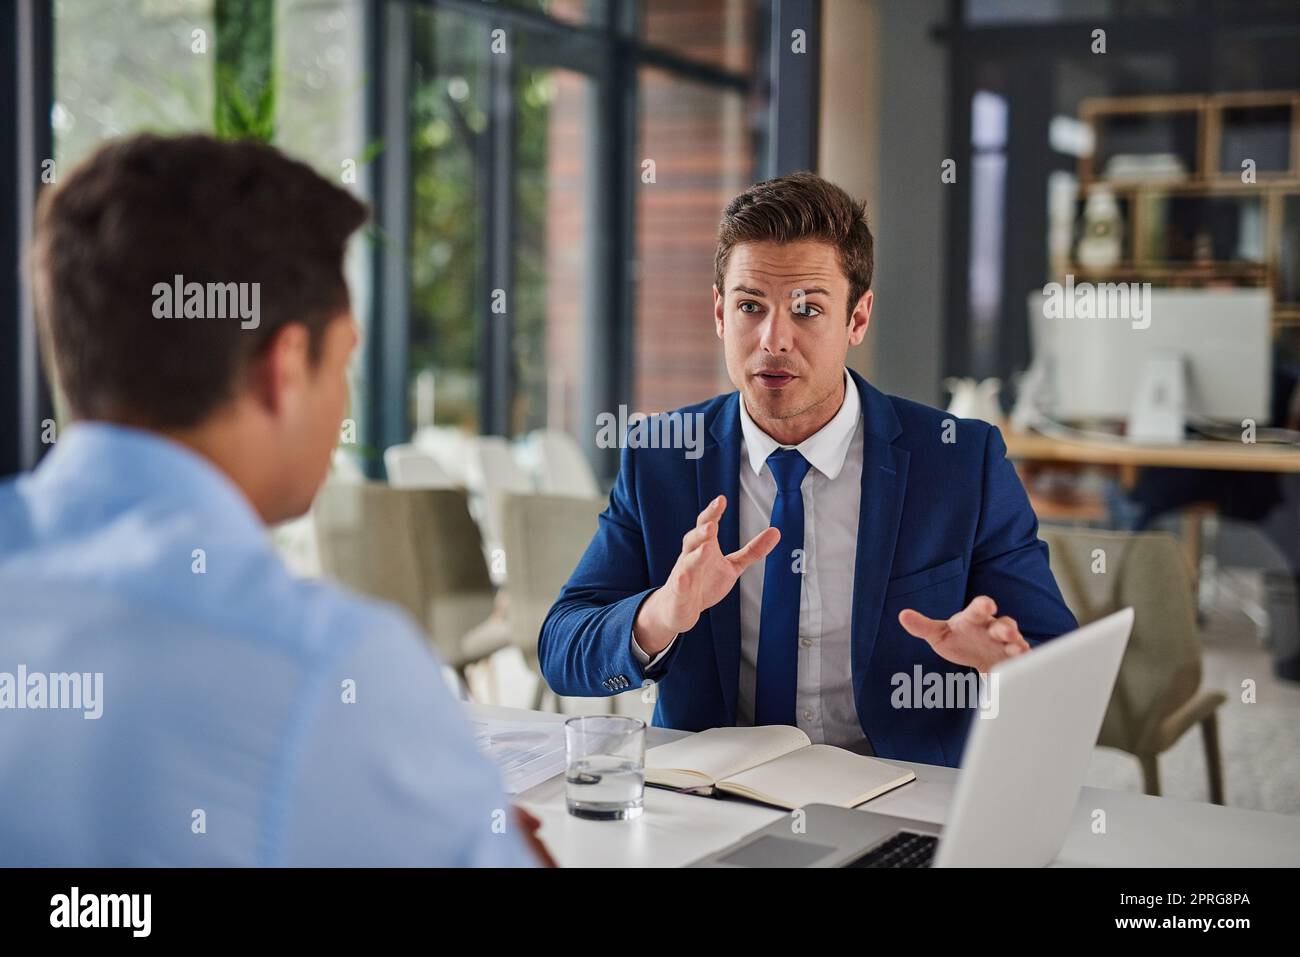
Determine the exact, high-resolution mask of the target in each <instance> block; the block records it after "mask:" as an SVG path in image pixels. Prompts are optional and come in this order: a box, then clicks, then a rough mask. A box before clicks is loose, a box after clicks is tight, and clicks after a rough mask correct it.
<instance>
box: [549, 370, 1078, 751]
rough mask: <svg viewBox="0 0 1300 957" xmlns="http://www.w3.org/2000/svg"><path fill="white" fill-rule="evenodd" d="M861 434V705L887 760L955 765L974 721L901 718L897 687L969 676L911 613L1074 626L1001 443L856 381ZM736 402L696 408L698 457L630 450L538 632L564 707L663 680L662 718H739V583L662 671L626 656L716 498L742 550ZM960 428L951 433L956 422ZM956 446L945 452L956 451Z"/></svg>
mask: <svg viewBox="0 0 1300 957" xmlns="http://www.w3.org/2000/svg"><path fill="white" fill-rule="evenodd" d="M851 374H852V378H853V382H854V383H855V384H856V385H857V388H858V391H859V393H860V394H861V396H862V415H863V418H864V420H865V422H864V438H865V441H864V443H863V452H862V455H863V463H862V498H861V505H860V511H859V517H858V549H857V561H856V569H855V574H854V589H853V611H852V625H851V628H852V640H853V650H852V662H853V694H854V700H855V702H856V704H857V711H858V719H859V721H860V722H861V724H862V730H863V732H864V733H865V734H866V735H867V737H868V739H869V740H870V741H871V743H872V746H873V747H874V749H875V752H876V754H878V755H880V756H881V757H886V758H888V757H894V758H901V759H905V760H910V761H921V762H925V763H928V764H941V765H949V766H956V765H957V764H958V763H959V762H960V759H961V752H962V747H963V744H964V743H965V739H966V732H967V729H968V727H969V724H970V719H971V716H972V715H973V714H974V710H973V709H972V708H963V709H953V708H910V709H908V708H903V709H899V708H895V707H894V706H893V705H892V704H891V698H892V697H895V695H894V691H895V688H896V687H898V685H897V684H895V683H894V681H893V677H894V676H895V675H896V674H899V673H903V674H906V675H908V676H909V678H911V677H912V676H913V675H914V670H913V669H914V666H915V665H920V666H921V668H922V669H923V673H927V674H928V673H929V672H939V673H944V674H946V673H948V672H960V673H966V672H969V671H970V670H971V669H968V668H962V667H959V666H956V665H953V664H950V663H949V662H947V661H945V660H944V659H943V658H941V657H939V656H938V655H937V654H935V653H934V652H933V651H932V650H931V649H930V646H929V645H928V644H926V642H924V641H922V640H921V639H919V638H914V637H912V636H911V635H909V634H908V633H907V632H905V631H904V630H903V628H902V627H901V626H900V625H899V624H898V613H899V612H900V611H901V610H903V609H904V608H914V609H916V610H917V611H919V612H921V613H922V614H925V615H929V616H930V617H932V618H947V617H948V616H950V615H953V614H955V613H956V612H958V611H960V610H961V609H962V608H963V607H965V605H966V604H967V603H968V602H969V601H970V600H971V599H972V598H974V597H975V596H977V595H989V596H991V597H992V598H993V600H994V601H996V602H997V605H998V613H999V614H1003V615H1010V616H1012V617H1013V618H1015V619H1016V621H1017V622H1018V624H1019V626H1020V630H1021V633H1022V634H1023V635H1024V636H1025V638H1026V640H1028V642H1029V643H1030V644H1031V645H1034V644H1037V643H1039V642H1041V641H1044V640H1046V639H1049V638H1052V637H1055V636H1057V635H1060V634H1063V633H1065V632H1068V631H1071V630H1073V629H1074V628H1075V627H1076V623H1075V620H1074V616H1073V615H1071V614H1070V611H1069V609H1068V608H1066V606H1065V602H1064V601H1063V600H1062V598H1061V593H1060V590H1059V589H1058V588H1057V586H1056V581H1055V579H1053V577H1052V573H1051V570H1050V569H1049V568H1048V563H1047V546H1046V545H1045V544H1044V543H1043V542H1041V541H1039V539H1038V522H1037V519H1036V518H1035V516H1034V513H1033V511H1032V509H1031V508H1030V506H1029V500H1028V498H1027V496H1026V495H1025V491H1024V488H1023V487H1022V486H1021V484H1020V480H1019V478H1018V477H1017V475H1016V473H1015V470H1014V468H1013V467H1012V465H1011V463H1010V462H1009V461H1008V460H1007V459H1006V446H1005V445H1004V444H1003V441H1002V437H1001V435H1000V434H999V432H998V430H997V429H996V428H994V427H993V426H991V425H989V424H988V423H986V422H980V421H977V420H974V419H955V420H952V419H951V417H950V416H948V415H947V413H944V412H941V411H939V410H937V409H932V408H929V407H928V406H924V405H920V404H918V403H915V402H910V401H908V400H906V399H900V398H898V397H896V396H887V395H884V394H883V393H881V392H880V391H878V390H877V389H875V388H873V387H872V386H871V385H869V384H868V383H867V382H866V381H865V380H864V379H862V378H861V377H860V376H858V375H857V374H856V373H851ZM739 401H740V398H739V393H737V392H732V393H730V394H728V395H723V396H718V397H716V398H713V399H710V400H709V401H707V402H703V403H700V404H698V405H694V406H688V407H687V408H685V409H682V410H679V411H680V413H682V414H693V413H702V414H703V416H704V420H703V421H704V425H705V438H704V450H703V455H702V456H701V457H699V458H696V459H691V458H688V457H687V456H686V454H685V452H684V451H683V450H682V449H680V448H678V449H663V448H636V449H633V448H626V449H624V451H623V455H622V464H621V468H620V469H619V474H618V479H617V481H616V483H615V485H614V489H613V491H612V492H611V494H610V499H609V507H608V508H606V509H605V511H604V512H603V513H602V514H601V516H600V527H599V529H598V530H597V532H596V536H595V538H593V539H592V541H591V544H590V545H589V546H588V547H587V551H586V553H585V554H584V555H583V556H582V560H581V561H580V562H579V563H578V567H577V568H576V569H575V570H574V572H573V575H572V576H571V577H570V578H569V580H568V582H567V583H566V584H565V586H564V588H563V590H562V591H561V592H560V596H559V599H558V600H557V601H556V602H555V604H554V606H553V607H552V608H551V610H550V613H549V614H548V615H547V617H546V622H545V623H544V624H543V626H542V631H541V635H540V637H539V640H538V653H539V656H540V660H541V667H542V673H543V675H544V676H545V677H546V680H547V681H548V682H549V684H550V686H551V687H552V688H553V689H554V690H555V691H556V692H557V693H559V694H563V695H583V696H593V695H608V694H615V693H617V692H620V691H623V690H626V689H628V688H632V687H637V686H639V685H642V684H643V683H644V682H645V681H646V680H647V679H649V680H653V681H657V682H658V698H659V700H658V704H657V706H656V708H655V714H654V723H655V724H656V725H658V726H661V727H669V728H680V729H683V730H687V731H699V730H703V729H704V728H711V727H718V726H723V725H734V724H735V723H736V695H737V690H738V684H739V672H740V598H739V589H737V588H733V589H732V590H731V592H730V593H729V594H728V595H727V596H726V598H724V599H723V600H722V601H721V602H719V603H718V604H717V605H715V606H714V607H713V608H711V609H709V610H708V611H707V612H706V613H705V614H704V615H702V616H701V617H700V620H699V622H698V623H697V624H696V625H695V627H694V628H692V629H691V630H690V631H689V632H687V633H685V634H682V635H681V636H679V637H678V639H677V641H676V642H675V644H674V646H673V648H672V650H671V651H670V652H669V654H668V655H667V656H666V657H665V658H664V660H663V661H661V662H659V664H658V665H657V666H656V667H655V669H653V670H651V671H645V670H643V669H642V668H641V667H640V665H639V664H638V663H637V661H636V659H635V658H634V657H633V656H632V652H631V644H630V643H631V635H632V622H633V620H634V619H635V617H636V613H637V609H638V608H639V607H640V605H641V603H642V602H643V601H644V600H645V599H646V597H647V596H648V595H649V594H650V593H651V592H652V591H653V590H654V589H655V588H657V587H659V586H661V585H663V584H664V583H665V582H666V581H667V580H668V575H669V573H670V572H671V571H672V568H673V565H674V563H675V562H676V561H677V558H678V555H679V553H680V550H681V542H682V536H683V535H685V534H686V532H688V531H689V530H690V529H691V528H693V527H694V526H695V520H696V516H697V515H698V514H699V513H700V512H701V511H702V510H703V509H704V506H705V505H707V504H708V503H709V502H710V501H711V500H712V499H713V498H714V497H715V496H716V495H718V494H719V493H722V494H725V495H726V496H727V502H728V506H727V510H726V512H725V513H724V514H723V517H722V522H721V525H720V527H719V531H718V534H719V545H720V546H721V548H722V550H723V551H724V552H730V551H733V550H735V549H736V548H738V547H740V544H741V543H740V541H739V512H740V509H739V485H740V444H741V430H740V418H739ZM946 422H951V425H949V426H948V427H947V428H945V423H946ZM945 439H947V440H948V441H945Z"/></svg>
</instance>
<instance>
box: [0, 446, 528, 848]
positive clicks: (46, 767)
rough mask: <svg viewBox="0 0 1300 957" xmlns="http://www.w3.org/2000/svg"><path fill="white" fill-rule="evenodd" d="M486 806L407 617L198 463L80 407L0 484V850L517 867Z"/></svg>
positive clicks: (480, 775)
mask: <svg viewBox="0 0 1300 957" xmlns="http://www.w3.org/2000/svg"><path fill="white" fill-rule="evenodd" d="M74 675H75V676H76V677H73V676H74ZM20 677H21V679H22V680H21V686H20V681H19V679H20ZM353 699H354V700H353ZM53 705H60V707H57V708H56V707H53ZM96 712H98V713H97V714H96ZM509 808H510V805H509V803H508V800H507V798H506V796H505V795H504V794H503V792H502V789H501V783H500V778H499V775H498V773H497V771H496V769H495V768H494V767H493V766H492V765H491V764H490V763H489V762H488V761H487V760H486V759H485V758H484V757H482V756H481V755H480V753H479V752H478V750H477V749H476V747H475V745H474V741H473V737H472V735H471V733H470V726H469V721H468V719H467V718H466V717H465V715H464V714H463V713H462V711H461V708H460V706H459V704H458V703H457V702H456V700H455V698H454V697H453V696H452V695H451V693H450V692H449V691H448V689H447V686H446V684H445V683H444V681H443V679H442V676H441V672H440V667H439V664H438V662H437V660H436V658H435V656H434V654H433V652H432V651H431V650H430V648H429V647H428V645H427V643H426V642H425V641H424V640H423V639H422V638H421V637H420V635H419V633H418V632H417V631H416V629H415V627H414V625H413V624H412V623H411V622H410V621H409V620H408V619H407V618H405V617H404V616H403V615H402V614H401V613H399V612H398V611H396V610H395V609H393V608H391V607H388V606H386V605H382V604H379V603H376V602H373V601H369V600H365V599H362V598H360V597H357V596H354V595H351V594H349V593H347V592H344V591H342V590H340V589H338V588H335V587H332V586H330V585H328V584H325V583H322V582H313V581H306V580H301V579H296V578H294V577H293V576H292V575H291V574H290V573H289V572H288V570H287V569H286V568H285V567H284V565H283V564H282V563H281V561H280V559H279V556H278V555H277V553H276V552H275V550H274V548H273V547H272V544H271V542H270V540H269V537H268V534H267V532H266V529H265V528H264V527H263V525H262V523H261V522H260V520H259V519H258V516H257V514H256V513H255V512H254V511H253V509H252V507H251V505H250V504H249V503H248V501H247V500H246V499H245V498H244V497H243V495H242V494H241V493H240V491H239V490H238V489H237V488H236V487H235V485H234V484H233V483H232V482H230V480H229V479H227V478H226V477H225V475H223V474H222V473H221V472H219V471H218V470H217V469H216V468H214V467H213V466H212V465H211V464H210V463H209V462H208V461H207V460H205V459H203V458H201V457H200V456H198V455H196V454H195V453H193V452H191V451H190V450H188V449H186V448H184V447H182V446H180V445H177V444H174V443H172V442H170V441H168V440H166V439H163V438H161V437H159V436H156V435H153V434H151V433H148V432H143V431H138V430H134V429H127V428H121V427H117V426H111V425H106V424H102V423H83V424H78V425H74V426H72V427H70V428H69V429H68V430H66V432H65V433H64V435H63V436H62V437H61V438H60V439H59V441H58V443H57V445H56V447H55V448H54V449H53V450H52V451H51V452H50V454H49V455H48V456H47V457H46V459H45V461H44V462H43V463H42V464H41V465H40V467H38V468H37V469H36V470H35V471H34V472H33V473H31V474H30V475H25V476H22V477H20V478H18V479H17V480H14V481H11V482H8V483H5V484H0V864H7V865H50V866H78V865H82V866H85V865H90V866H98V865H125V866H133V865H142V866H172V865H351V864H360V865H452V866H459V865H505V866H511V865H525V864H530V863H532V862H533V861H532V856H531V854H530V852H529V851H528V850H527V848H526V846H525V842H524V840H523V839H522V835H521V834H520V833H519V832H518V829H517V828H516V827H515V826H514V822H513V819H512V817H511V814H510V810H509Z"/></svg>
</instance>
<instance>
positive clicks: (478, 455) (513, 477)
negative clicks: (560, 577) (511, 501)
mask: <svg viewBox="0 0 1300 957" xmlns="http://www.w3.org/2000/svg"><path fill="white" fill-rule="evenodd" d="M465 476H466V480H467V482H468V485H469V492H470V506H471V509H472V512H473V515H474V518H475V519H477V521H478V524H479V528H480V529H482V531H483V538H484V540H485V541H486V543H487V547H488V551H489V553H490V552H492V551H493V550H495V549H496V548H499V547H502V545H503V543H504V540H505V538H504V536H505V532H504V530H503V529H504V521H505V520H504V517H503V515H502V508H503V505H502V503H503V499H504V496H506V495H511V494H514V495H524V494H528V493H530V492H532V491H533V480H532V477H531V476H530V475H529V474H528V471H527V470H526V469H525V468H524V467H523V466H522V465H521V464H520V463H519V462H518V460H516V459H515V456H514V452H513V451H512V450H511V448H510V443H509V442H507V441H506V440H505V439H504V438H502V437H501V436H499V435H478V436H475V437H473V438H472V439H471V440H470V443H469V461H468V463H467V468H466V471H465Z"/></svg>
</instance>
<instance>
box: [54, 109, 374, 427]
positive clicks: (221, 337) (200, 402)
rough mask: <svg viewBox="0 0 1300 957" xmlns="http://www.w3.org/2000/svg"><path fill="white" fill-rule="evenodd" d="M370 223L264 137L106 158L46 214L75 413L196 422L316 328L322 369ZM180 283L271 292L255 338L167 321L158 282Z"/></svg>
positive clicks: (239, 327)
mask: <svg viewBox="0 0 1300 957" xmlns="http://www.w3.org/2000/svg"><path fill="white" fill-rule="evenodd" d="M365 218H366V207H365V206H364V204H362V203H361V202H360V201H359V200H357V199H356V198H354V197H353V196H352V195H351V194H349V193H347V192H346V191H344V190H343V189H341V188H339V187H337V186H335V185H334V184H332V183H330V182H329V181H327V180H326V179H324V178H323V177H321V176H320V175H318V174H317V173H315V172H313V171H312V170H311V169H310V168H309V167H308V166H306V165H304V164H302V163H299V162H297V161H295V160H291V159H289V158H288V157H287V156H285V155H284V154H282V153H280V152H279V151H278V150H276V149H274V148H272V147H270V146H266V145H263V144H260V143H256V142H253V141H250V140H243V141H234V142H231V141H219V140H215V139H212V138H211V137H207V136H199V135H185V136H176V137H163V136H156V135H152V134H141V135H137V136H132V137H129V138H126V139H121V140H116V141H113V142H110V143H108V144H106V145H104V146H102V147H100V148H99V149H98V150H97V151H96V152H95V153H94V154H93V155H92V156H91V157H90V158H89V159H87V160H86V161H85V162H83V163H82V164H80V165H79V166H78V167H77V168H76V169H75V170H73V171H72V172H71V173H70V174H69V175H68V176H67V178H66V180H65V181H64V182H63V183H61V184H60V185H59V186H58V187H56V188H53V189H50V190H47V191H45V192H44V193H43V194H42V196H41V199H40V203H39V204H38V207H37V213H36V230H35V233H36V234H35V239H34V244H33V257H32V266H33V273H34V275H33V278H34V285H35V293H36V306H37V314H38V317H39V320H38V321H39V323H40V327H41V336H42V341H43V342H44V344H45V346H46V348H47V350H48V351H51V352H52V353H53V359H54V365H55V368H56V370H57V374H58V381H59V384H60V385H61V386H62V388H63V390H64V394H65V395H66V396H67V399H68V403H69V405H70V407H71V409H72V412H73V414H74V415H75V416H76V417H78V418H90V419H104V420H109V421H118V422H125V423H129V424H136V425H141V426H144V427H147V428H156V429H162V428H186V427H190V426H194V425H196V424H198V423H200V422H202V421H203V420H204V419H205V418H206V417H207V416H208V415H209V414H210V413H211V412H213V411H214V410H215V409H216V408H218V407H219V406H220V405H221V404H223V403H224V402H225V401H226V400H228V399H230V398H232V397H233V396H234V394H235V393H236V391H237V389H238V387H239V385H240V383H241V381H242V379H243V373H244V372H245V370H246V369H247V367H248V365H249V363H250V362H252V361H253V360H254V359H255V358H256V356H257V355H258V354H259V353H260V351H261V350H262V349H263V347H264V346H265V345H266V344H267V342H268V341H269V340H270V339H271V337H272V336H274V335H275V333H276V332H277V331H278V330H279V329H281V328H283V327H284V326H285V325H287V324H289V323H301V324H302V325H304V326H306V328H307V330H308V333H309V336H310V353H311V358H312V360H313V361H315V360H317V359H319V356H320V349H321V343H322V341H323V336H324V332H325V329H326V327H327V326H328V325H329V323H330V321H331V320H333V319H335V318H336V317H337V316H339V315H340V314H341V313H342V312H343V311H345V310H346V309H347V308H348V292H347V286H346V284H345V282H344V278H343V253H344V249H345V247H346V244H347V240H348V237H349V236H350V235H351V234H352V233H353V232H354V231H355V230H356V228H357V227H358V226H360V225H361V223H363V222H364V221H365ZM176 276H181V277H183V282H184V284H186V285H188V284H189V283H192V282H197V283H201V284H203V285H204V287H205V288H208V289H211V288H214V287H213V286H210V285H209V284H222V285H223V286H226V284H230V283H248V284H253V283H256V284H258V285H257V286H256V287H254V286H252V285H250V286H247V287H244V288H245V289H248V290H252V289H254V288H256V289H257V291H258V296H259V301H258V319H257V324H256V327H253V325H252V323H249V324H248V325H249V328H244V327H243V325H244V324H243V323H241V322H240V321H239V318H238V317H236V318H231V319H227V318H212V317H209V318H203V319H199V318H156V316H155V310H156V308H157V297H156V296H155V292H154V289H155V285H156V284H159V283H165V284H167V285H168V286H171V285H172V284H173V283H174V281H175V277H176ZM227 288H231V289H233V288H235V287H233V286H229V287H227ZM164 311H165V310H164ZM173 315H175V313H173Z"/></svg>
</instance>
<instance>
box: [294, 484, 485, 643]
mask: <svg viewBox="0 0 1300 957" xmlns="http://www.w3.org/2000/svg"><path fill="white" fill-rule="evenodd" d="M312 518H313V521H314V523H315V526H316V538H317V543H318V548H319V552H320V565H321V572H322V573H323V574H325V575H327V576H329V577H331V578H334V579H336V580H337V581H339V582H341V583H342V584H344V585H346V586H347V587H349V588H352V589H353V590H355V591H358V592H361V593H362V594H365V595H370V596H372V597H374V598H379V599H383V600H385V601H390V602H393V603H394V604H396V605H399V606H401V607H402V608H404V609H406V610H407V611H408V612H409V613H410V614H411V616H412V617H413V618H414V619H415V620H416V621H417V622H418V623H419V624H420V625H421V626H422V627H423V628H424V629H425V631H426V632H427V633H428V636H429V638H430V639H431V640H432V642H433V645H434V647H435V648H436V649H437V650H438V653H439V654H440V655H441V656H442V659H443V661H445V662H446V663H447V664H449V665H451V666H453V667H455V668H457V669H462V668H464V666H465V665H467V664H469V663H470V662H474V661H478V660H479V659H481V658H485V657H487V656H488V655H490V654H491V653H492V652H494V651H496V650H497V649H498V648H504V647H506V646H507V645H508V644H509V641H510V634H509V628H508V625H507V623H506V621H505V617H504V614H501V613H496V612H495V608H496V599H495V592H494V590H493V587H492V582H491V580H490V579H489V577H488V570H487V567H486V565H485V563H484V560H483V551H482V546H481V543H480V541H479V532H478V527H477V526H476V525H475V524H474V520H473V519H472V518H471V517H470V514H469V505H468V501H467V499H466V495H465V492H464V491H463V490H460V489H408V488H392V487H391V486H388V485H383V484H379V483H374V482H367V483H361V484H351V483H348V484H344V483H337V482H329V483H327V484H326V486H325V488H323V489H322V490H321V493H320V495H318V496H317V498H316V502H315V504H314V505H313V506H312Z"/></svg>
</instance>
